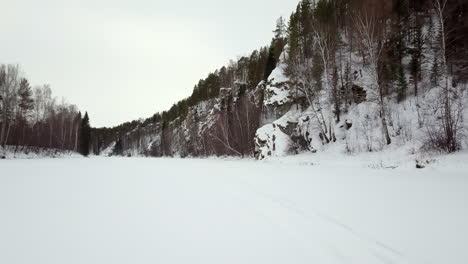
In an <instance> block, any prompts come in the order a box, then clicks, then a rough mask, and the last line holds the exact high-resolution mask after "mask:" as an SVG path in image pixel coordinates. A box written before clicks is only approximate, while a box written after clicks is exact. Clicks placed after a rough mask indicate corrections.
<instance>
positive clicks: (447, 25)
mask: <svg viewBox="0 0 468 264" xmlns="http://www.w3.org/2000/svg"><path fill="white" fill-rule="evenodd" d="M467 11H468V3H466V2H463V1H457V0H449V1H447V2H444V1H437V0H436V1H424V0H420V1H409V2H408V1H404V0H394V1H380V2H379V1H378V2H375V1H364V0H363V1H360V0H355V1H340V0H333V1H327V0H321V1H317V2H314V3H312V2H310V1H308V0H303V1H301V2H300V3H299V5H298V7H297V10H296V11H295V12H293V13H292V15H291V17H290V19H289V22H288V23H286V22H285V20H284V19H282V18H280V19H279V20H278V21H277V27H276V29H275V31H274V33H275V35H274V37H273V39H272V42H271V44H270V45H269V46H268V47H264V48H261V49H260V50H258V51H254V52H253V53H252V55H251V56H250V57H242V58H240V59H239V60H238V61H236V62H231V63H230V65H229V66H227V67H223V68H221V69H220V70H218V71H216V72H214V73H212V74H210V75H209V76H208V77H207V78H206V79H204V80H201V81H200V82H199V83H198V84H197V85H196V86H195V88H194V91H193V94H192V95H191V96H190V97H188V98H187V99H185V100H182V101H180V102H178V103H177V104H174V106H173V107H172V108H171V109H170V110H169V111H166V112H163V113H157V114H155V115H154V116H153V117H151V118H148V119H146V120H138V121H133V122H129V123H126V124H123V125H121V126H118V127H115V128H100V129H94V130H93V133H92V148H93V150H94V152H95V153H96V154H104V155H124V156H143V155H144V156H157V157H160V156H181V157H186V156H193V157H202V156H224V155H232V156H240V157H256V158H258V159H264V158H268V157H271V156H280V157H281V156H286V155H293V154H298V153H303V152H310V153H320V152H333V153H341V154H359V153H366V152H381V151H384V152H385V151H387V152H388V151H392V150H394V151H395V153H398V154H399V155H400V154H403V155H407V156H408V157H410V156H411V158H412V159H413V158H416V159H418V157H424V156H425V155H426V154H427V153H433V152H449V153H450V152H455V151H459V150H461V149H463V148H466V146H467V143H466V140H465V139H466V138H465V131H466V128H467V123H466V121H465V119H464V117H465V116H467V114H468V113H467V111H466V106H467V105H468V99H467V98H468V97H467V80H468V68H467V61H468V45H467V43H468V41H467V39H468V22H467V21H468V19H467V17H468V16H467ZM422 160H424V158H423V159H422ZM422 162H425V161H422Z"/></svg>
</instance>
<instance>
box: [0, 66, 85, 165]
mask: <svg viewBox="0 0 468 264" xmlns="http://www.w3.org/2000/svg"><path fill="white" fill-rule="evenodd" d="M20 72H21V71H20V68H19V66H18V65H11V64H9V65H4V64H3V65H0V147H1V148H2V149H3V151H6V148H7V147H12V148H13V151H14V152H17V151H25V152H29V151H39V150H40V149H45V148H47V149H56V150H58V151H61V150H69V151H75V152H79V153H81V154H83V155H85V156H87V155H88V154H89V144H90V134H91V128H90V124H89V117H88V113H85V115H84V116H83V117H82V114H81V112H80V111H79V110H78V108H77V107H76V106H75V105H72V104H68V103H67V102H66V101H65V100H64V99H62V100H61V101H59V100H58V99H57V98H55V97H54V96H53V94H52V89H51V87H50V86H49V85H42V86H36V87H34V88H32V87H31V85H30V83H29V81H28V80H27V79H26V78H25V77H23V76H21V73H20ZM0 154H1V152H0Z"/></svg>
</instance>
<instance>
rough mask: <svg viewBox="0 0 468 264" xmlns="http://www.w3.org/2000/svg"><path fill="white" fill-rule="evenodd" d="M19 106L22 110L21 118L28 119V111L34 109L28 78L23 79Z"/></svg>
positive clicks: (19, 93)
mask: <svg viewBox="0 0 468 264" xmlns="http://www.w3.org/2000/svg"><path fill="white" fill-rule="evenodd" d="M18 95H19V108H20V110H21V119H22V120H27V117H28V112H29V111H30V110H31V109H33V104H34V100H33V99H32V91H31V86H30V85H29V82H28V80H26V79H22V80H21V82H20V86H19V90H18Z"/></svg>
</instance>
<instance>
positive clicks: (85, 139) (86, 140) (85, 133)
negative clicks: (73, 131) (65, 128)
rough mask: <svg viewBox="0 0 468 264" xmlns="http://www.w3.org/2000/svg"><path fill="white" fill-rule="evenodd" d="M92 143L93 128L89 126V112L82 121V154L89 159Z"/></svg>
mask: <svg viewBox="0 0 468 264" xmlns="http://www.w3.org/2000/svg"><path fill="white" fill-rule="evenodd" d="M90 141H91V126H90V125H89V116H88V112H86V113H85V116H84V117H83V119H82V120H81V129H80V154H81V155H83V156H85V157H87V156H88V155H89V146H90Z"/></svg>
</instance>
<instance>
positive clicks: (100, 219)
mask: <svg viewBox="0 0 468 264" xmlns="http://www.w3.org/2000/svg"><path fill="white" fill-rule="evenodd" d="M317 157H323V155H316V156H313V155H312V156H308V157H306V159H304V162H299V163H298V160H297V159H296V160H295V161H292V160H289V159H281V162H277V161H265V162H253V161H249V160H237V161H235V160H233V161H228V160H226V161H223V160H192V159H126V158H91V159H49V160H40V161H39V160H30V161H23V160H4V161H0V166H1V169H2V173H1V174H0V208H2V210H1V211H0V263H15V264H29V263H35V264H55V263H57V264H59V263H60V264H62V263H77V264H78V263H80V264H81V263H83V264H84V263H86V264H93V263H96V264H97V263H114V264H120V263H140V264H144V263H168V264H171V263H206V264H209V263H217V264H218V263H257V264H261V263H268V264H274V263H296V264H300V263H356V264H363V263H366V264H372V263H394V264H398V263H413V264H419V263H425V264H439V263H451V264H464V263H467V262H468V248H467V245H468V240H467V237H468V209H467V207H466V201H468V177H467V175H466V171H467V165H466V162H465V161H466V159H467V158H468V157H467V154H466V153H459V154H457V155H452V156H446V157H445V158H444V159H442V160H440V161H439V164H438V165H437V166H429V167H428V168H427V169H426V170H416V169H414V167H412V166H411V167H404V166H402V167H399V168H396V169H386V170H383V169H381V167H378V166H377V167H369V166H363V163H364V162H365V161H364V160H362V157H361V158H356V160H355V161H358V160H360V161H361V162H354V161H350V162H342V164H341V166H336V162H335V163H334V162H331V160H330V161H327V160H325V159H322V160H316V158H317ZM372 157H374V156H372ZM298 158H299V159H300V158H301V157H298ZM26 162H27V163H26ZM26 164H27V166H25V165H26ZM314 164H315V165H314ZM220 172H221V175H220Z"/></svg>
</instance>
